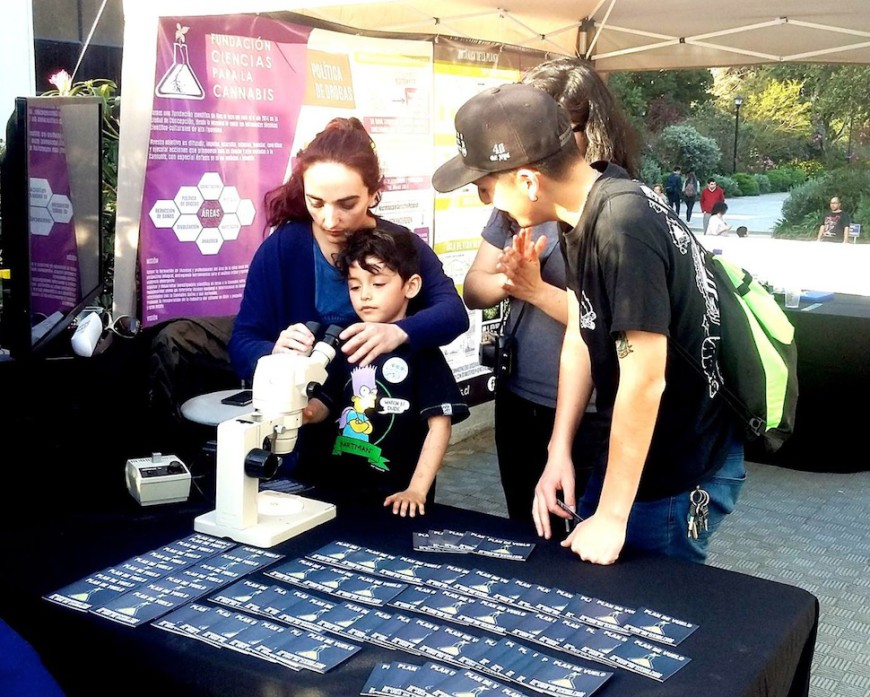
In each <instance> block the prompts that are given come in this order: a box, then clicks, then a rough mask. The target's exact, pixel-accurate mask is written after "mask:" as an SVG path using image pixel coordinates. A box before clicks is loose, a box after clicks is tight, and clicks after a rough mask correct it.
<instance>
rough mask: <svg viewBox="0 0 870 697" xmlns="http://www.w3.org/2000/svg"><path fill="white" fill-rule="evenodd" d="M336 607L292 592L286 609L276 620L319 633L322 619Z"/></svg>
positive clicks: (303, 594)
mask: <svg viewBox="0 0 870 697" xmlns="http://www.w3.org/2000/svg"><path fill="white" fill-rule="evenodd" d="M334 607H335V603H331V602H329V601H328V600H321V599H320V598H316V597H314V596H313V595H309V594H308V593H304V592H302V591H298V590H294V591H291V592H290V594H289V596H288V603H287V604H286V605H285V606H284V609H283V610H281V611H280V612H278V613H277V614H276V615H274V618H275V619H277V620H279V621H281V622H284V623H285V624H289V625H292V626H294V627H299V628H301V629H310V630H311V631H319V622H320V618H321V617H323V616H324V615H325V614H326V613H328V612H330V611H332V609H333V608H334Z"/></svg>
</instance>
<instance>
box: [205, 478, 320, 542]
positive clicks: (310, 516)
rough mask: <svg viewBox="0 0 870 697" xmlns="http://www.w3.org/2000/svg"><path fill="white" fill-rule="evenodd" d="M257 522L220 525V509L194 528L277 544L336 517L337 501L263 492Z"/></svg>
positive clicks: (217, 535) (208, 532) (242, 540)
mask: <svg viewBox="0 0 870 697" xmlns="http://www.w3.org/2000/svg"><path fill="white" fill-rule="evenodd" d="M257 509H258V515H257V523H256V524H255V525H251V526H250V527H247V528H234V527H229V526H227V525H219V524H218V522H217V511H210V512H209V513H205V514H203V515H201V516H199V517H197V518H196V520H194V522H193V529H194V530H196V531H197V532H201V533H204V534H206V535H213V536H214V537H227V538H229V539H231V540H235V541H236V542H239V543H241V544H246V545H253V546H254V547H262V548H269V547H274V546H275V545H277V544H280V543H281V542H284V541H285V540H289V539H290V538H291V537H295V536H296V535H299V534H301V533H303V532H305V531H307V530H311V528H314V527H317V526H318V525H320V524H321V523H325V522H327V521H329V520H332V519H333V518H335V505H334V504H331V503H326V502H324V501H317V500H316V499H308V498H304V497H302V496H296V495H295V494H280V495H278V496H276V492H271V491H264V492H260V494H259V499H258V505H257Z"/></svg>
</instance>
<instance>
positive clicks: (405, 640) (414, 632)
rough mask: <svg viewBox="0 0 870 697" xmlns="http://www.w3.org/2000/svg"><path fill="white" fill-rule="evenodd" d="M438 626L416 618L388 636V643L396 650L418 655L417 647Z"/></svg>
mask: <svg viewBox="0 0 870 697" xmlns="http://www.w3.org/2000/svg"><path fill="white" fill-rule="evenodd" d="M438 628H439V627H438V625H437V624H435V623H434V622H429V621H428V620H424V619H420V618H418V617H415V618H412V619H411V621H410V622H406V623H404V624H403V625H402V626H400V627H399V628H398V629H396V631H395V632H393V633H392V634H391V635H390V638H389V642H390V644H391V645H392V646H393V648H396V649H402V650H403V651H407V652H409V653H416V654H419V653H420V651H419V650H418V649H417V645H418V644H420V643H421V642H422V641H423V640H424V639H425V638H426V637H428V636H429V635H430V634H432V633H434V632H435V631H436V630H437V629H438Z"/></svg>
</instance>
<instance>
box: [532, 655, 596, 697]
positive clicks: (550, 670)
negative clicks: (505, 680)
mask: <svg viewBox="0 0 870 697" xmlns="http://www.w3.org/2000/svg"><path fill="white" fill-rule="evenodd" d="M530 667H531V671H530V672H529V673H528V674H526V675H523V676H521V678H518V679H517V682H518V683H519V684H520V685H528V686H529V687H531V688H533V689H535V690H537V691H538V692H542V693H544V694H545V695H562V696H564V697H585V696H586V695H591V694H592V693H593V692H595V691H596V690H597V689H598V688H599V687H601V686H602V685H603V684H604V683H606V682H607V681H608V680H609V679H610V678H611V676H612V675H613V673H610V672H607V671H603V670H594V669H591V668H583V667H582V666H578V665H575V664H573V663H568V662H566V661H560V660H559V659H556V658H547V657H546V656H545V657H542V658H541V660H540V661H539V662H538V663H537V664H535V665H533V666H530Z"/></svg>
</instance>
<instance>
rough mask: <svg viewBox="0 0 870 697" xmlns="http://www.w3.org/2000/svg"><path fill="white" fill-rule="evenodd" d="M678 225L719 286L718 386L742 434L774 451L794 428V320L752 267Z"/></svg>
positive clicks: (685, 355)
mask: <svg viewBox="0 0 870 697" xmlns="http://www.w3.org/2000/svg"><path fill="white" fill-rule="evenodd" d="M668 215H669V216H671V213H670V212H669V213H668ZM673 217H674V218H675V219H677V220H679V219H678V218H676V217H675V216H673ZM680 226H681V227H682V228H683V230H686V231H688V232H689V234H690V235H691V236H692V239H694V241H695V244H696V245H697V246H698V249H699V250H700V251H701V254H702V255H703V259H704V265H705V266H706V268H707V271H708V273H709V274H710V277H711V278H712V279H713V281H714V282H715V284H716V289H717V290H718V291H719V322H720V336H721V339H720V341H721V345H720V348H719V367H720V368H721V371H722V378H723V383H724V384H723V385H722V386H721V388H720V392H721V394H722V396H723V397H724V399H725V401H726V403H727V404H728V406H729V407H731V409H732V410H733V411H734V413H735V414H736V415H737V416H738V418H739V419H740V420H741V422H742V423H743V425H744V427H745V436H746V440H747V441H756V440H760V441H761V443H762V445H763V446H764V449H765V451H766V452H768V453H774V452H776V451H777V450H779V448H780V446H782V444H783V443H784V442H785V441H786V440H787V439H788V437H789V436H790V435H791V434H792V433H793V432H794V420H795V413H796V411H797V399H798V380H797V347H796V345H795V342H794V326H793V325H792V323H791V322H789V320H788V317H787V316H786V314H785V312H784V311H783V309H782V308H781V307H780V306H779V305H778V304H777V302H776V300H775V299H774V297H773V296H772V295H771V294H770V293H769V292H768V291H767V289H766V288H765V287H764V286H763V285H761V283H759V282H758V281H756V280H755V279H754V278H753V277H752V274H751V273H749V272H748V271H747V270H746V269H744V268H741V267H740V266H737V265H736V264H734V263H732V262H730V261H728V260H727V259H725V258H724V257H723V256H721V255H719V254H711V253H710V252H708V251H707V250H706V249H705V248H704V246H703V245H702V244H701V243H700V242H698V239H697V238H696V237H695V236H694V234H692V233H691V231H690V230H689V229H688V228H687V227H685V226H684V225H683V224H682V221H680ZM669 344H670V345H671V346H673V347H674V348H675V349H676V351H677V353H679V354H680V355H681V356H682V357H683V359H684V360H686V361H687V362H689V363H690V364H691V365H692V366H693V367H694V368H695V369H696V370H697V371H698V372H700V373H701V375H704V369H703V367H702V366H701V365H700V363H699V362H698V361H697V360H696V359H695V358H694V357H693V356H692V355H691V354H689V352H688V351H686V350H685V349H684V348H683V347H682V346H680V345H679V344H677V343H676V342H675V341H670V340H669Z"/></svg>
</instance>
